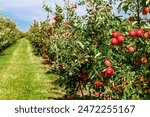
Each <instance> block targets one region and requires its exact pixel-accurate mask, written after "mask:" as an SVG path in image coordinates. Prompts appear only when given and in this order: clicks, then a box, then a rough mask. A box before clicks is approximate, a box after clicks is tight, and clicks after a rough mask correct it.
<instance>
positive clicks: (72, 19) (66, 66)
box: [28, 0, 150, 99]
mask: <svg viewBox="0 0 150 117" xmlns="http://www.w3.org/2000/svg"><path fill="white" fill-rule="evenodd" d="M115 1H117V0H114V1H113V2H115ZM141 1H142V0H140V3H142V4H140V6H139V5H138V4H135V5H136V7H138V9H140V10H139V12H142V11H141V9H144V8H145V7H146V6H145V5H146V4H148V3H147V1H142V2H141ZM111 2H112V1H110V3H111ZM122 2H123V3H122ZM122 2H121V3H122V4H123V5H126V4H127V3H126V0H124V1H122ZM130 2H131V1H130ZM132 2H133V4H134V3H136V1H132ZM110 3H109V2H106V1H103V0H82V1H80V2H79V3H76V4H69V5H68V4H67V3H66V4H65V9H63V8H62V7H61V6H58V5H56V11H54V12H52V13H53V15H55V16H54V22H53V21H51V20H50V19H47V20H46V21H44V22H40V24H39V23H38V22H37V21H34V25H33V26H32V27H31V28H30V30H29V32H28V36H30V40H31V41H32V43H33V46H34V47H35V52H36V53H38V54H39V55H41V56H43V58H45V59H48V60H49V61H50V66H51V70H52V71H53V72H54V73H56V74H57V76H58V79H57V83H58V84H59V85H60V86H61V87H62V88H64V89H65V91H66V96H67V97H68V96H69V99H70V96H72V97H73V98H77V97H78V95H79V96H81V97H82V98H83V99H86V98H85V95H89V97H90V99H95V98H96V99H150V95H149V93H150V79H149V76H150V71H149V69H150V64H149V60H150V59H149V58H150V54H149V53H150V41H149V38H150V34H149V33H150V31H149V30H150V29H149V23H148V22H149V21H148V20H147V19H146V18H145V19H144V22H146V23H142V21H143V20H142V19H141V18H139V16H138V14H139V12H136V15H137V17H138V18H137V19H136V20H134V21H133V20H129V19H123V18H121V17H118V16H115V15H114V14H113V13H112V12H110V11H111V10H112V4H110ZM144 3H145V4H144ZM80 5H86V9H87V14H86V15H85V16H80V15H78V14H77V13H76V12H75V11H76V8H77V7H78V6H80ZM137 5H138V6H137ZM131 6H132V4H131ZM131 6H130V5H129V6H128V7H127V8H124V7H123V6H122V7H121V5H119V7H118V9H120V8H121V9H123V10H125V11H126V9H127V10H130V8H131ZM133 9H134V8H133ZM131 30H132V31H133V33H135V35H133V33H132V34H131V33H130V32H131ZM116 34H117V36H116ZM114 40H115V42H114ZM106 60H107V62H105V61H106ZM79 92H80V93H79ZM87 93H88V94H87Z"/></svg>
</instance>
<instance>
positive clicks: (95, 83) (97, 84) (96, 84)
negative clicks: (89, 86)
mask: <svg viewBox="0 0 150 117" xmlns="http://www.w3.org/2000/svg"><path fill="white" fill-rule="evenodd" d="M94 85H95V86H97V87H99V86H103V85H104V83H103V82H101V81H95V82H94Z"/></svg>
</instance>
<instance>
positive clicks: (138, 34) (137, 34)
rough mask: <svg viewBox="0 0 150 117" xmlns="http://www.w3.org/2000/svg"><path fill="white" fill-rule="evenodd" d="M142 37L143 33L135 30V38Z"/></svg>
mask: <svg viewBox="0 0 150 117" xmlns="http://www.w3.org/2000/svg"><path fill="white" fill-rule="evenodd" d="M143 35H144V31H143V30H141V29H138V30H136V36H138V37H142V36H143Z"/></svg>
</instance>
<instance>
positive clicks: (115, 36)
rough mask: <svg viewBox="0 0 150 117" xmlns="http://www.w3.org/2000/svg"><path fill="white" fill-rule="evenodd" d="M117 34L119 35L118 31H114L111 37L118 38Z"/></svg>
mask: <svg viewBox="0 0 150 117" xmlns="http://www.w3.org/2000/svg"><path fill="white" fill-rule="evenodd" d="M119 35H120V34H119V33H118V32H114V33H113V34H112V38H118V36H119Z"/></svg>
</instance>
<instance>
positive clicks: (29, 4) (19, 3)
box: [0, 0, 116, 31]
mask: <svg viewBox="0 0 150 117" xmlns="http://www.w3.org/2000/svg"><path fill="white" fill-rule="evenodd" d="M43 1H45V2H46V3H47V4H50V6H52V7H53V8H54V5H55V3H56V4H60V5H63V1H64V0H0V15H1V14H2V15H3V16H5V17H7V18H10V19H12V20H13V21H15V22H16V25H17V27H18V28H19V29H20V30H22V31H27V30H28V29H29V27H30V25H32V24H33V20H34V19H37V20H38V21H42V20H45V19H46V16H47V13H46V12H45V11H44V9H43V8H42V4H43ZM71 1H72V2H77V1H78V0H71ZM114 12H116V11H115V9H114ZM77 13H79V14H85V13H86V12H85V8H84V7H81V8H78V9H77ZM51 17H52V16H51Z"/></svg>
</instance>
